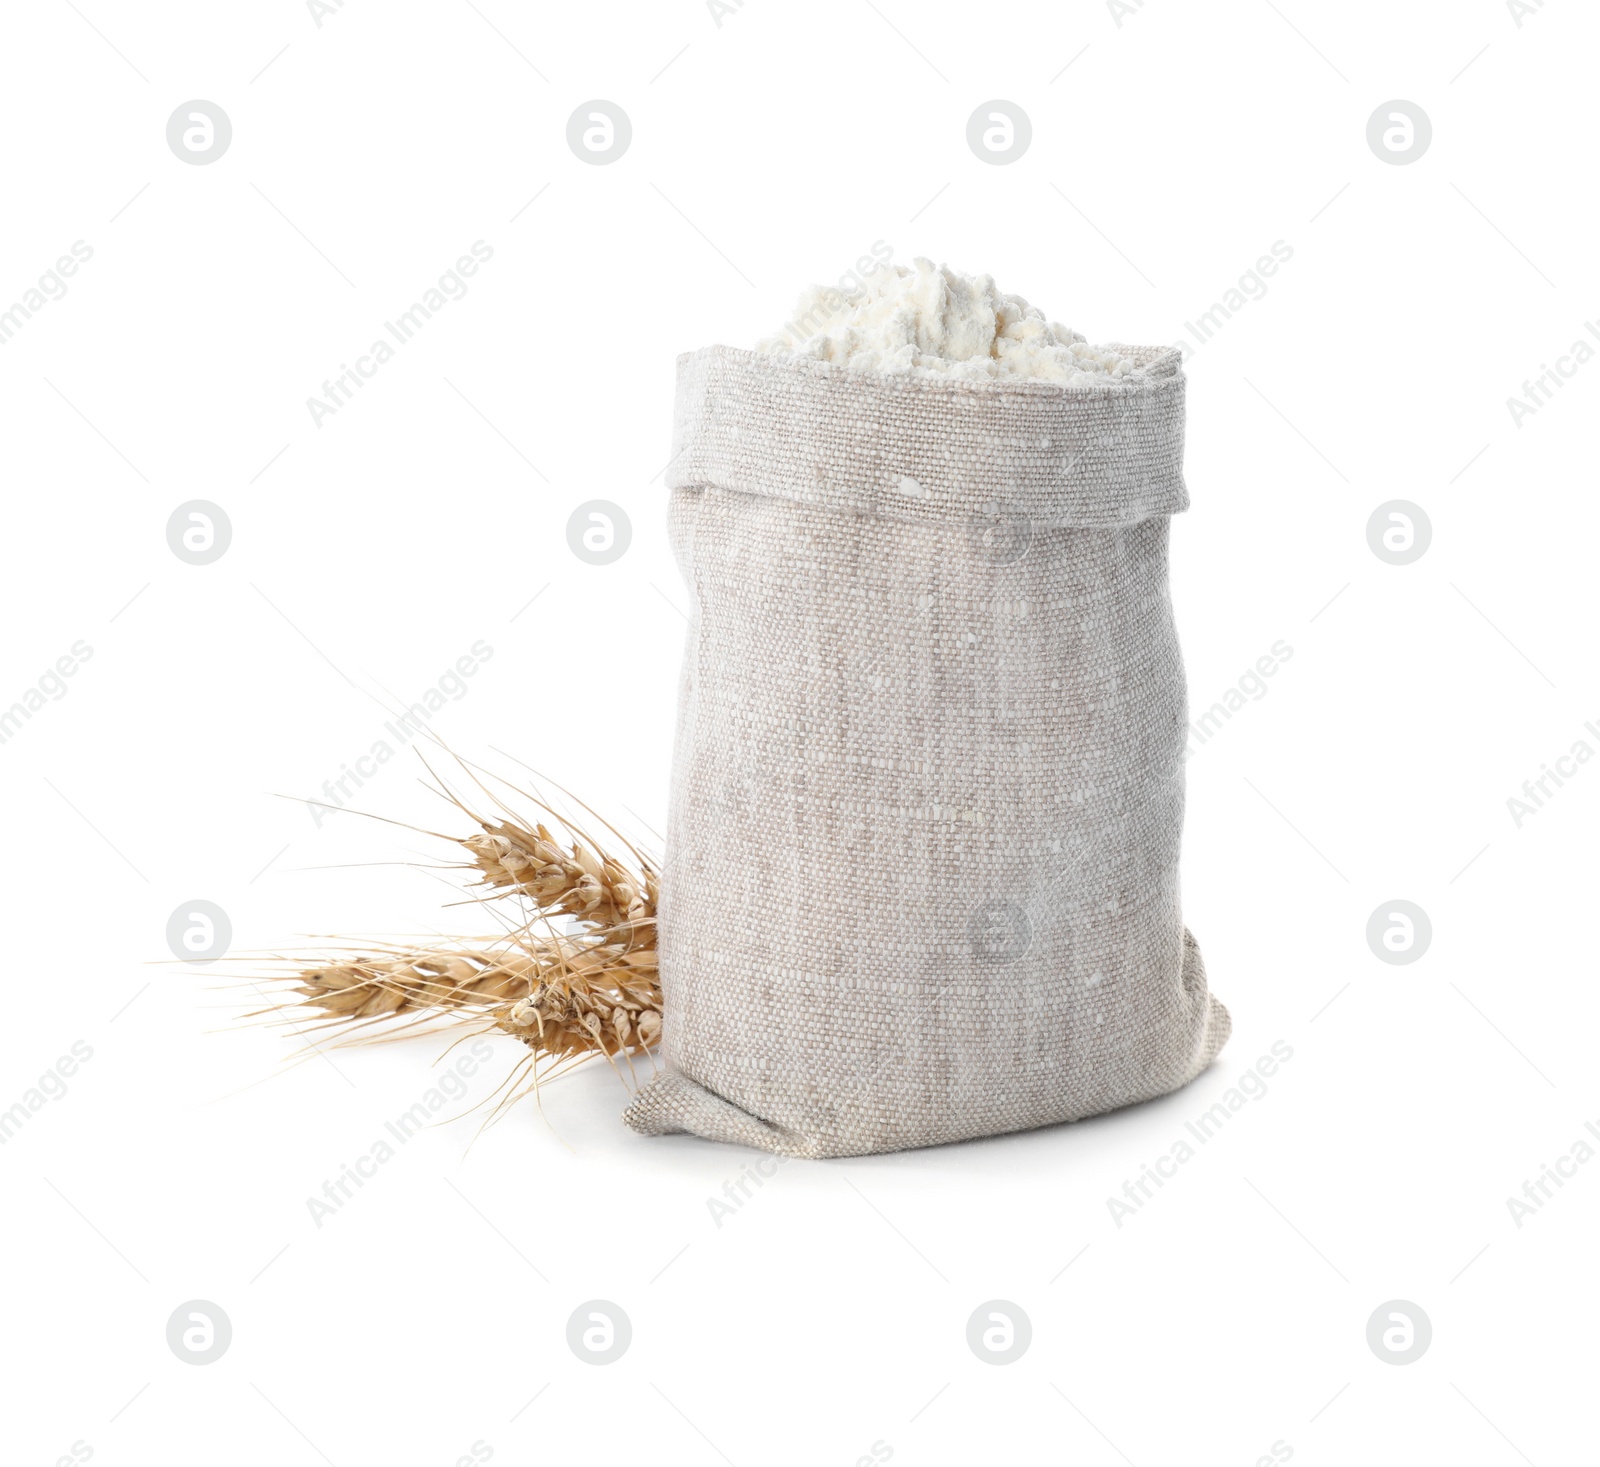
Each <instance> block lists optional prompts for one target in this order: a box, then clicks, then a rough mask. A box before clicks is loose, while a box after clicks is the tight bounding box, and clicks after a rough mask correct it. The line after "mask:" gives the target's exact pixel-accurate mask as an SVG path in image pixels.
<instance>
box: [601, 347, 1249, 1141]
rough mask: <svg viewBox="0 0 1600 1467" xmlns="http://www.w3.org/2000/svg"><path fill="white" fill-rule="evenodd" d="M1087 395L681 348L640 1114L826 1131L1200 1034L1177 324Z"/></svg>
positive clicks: (1203, 1048)
mask: <svg viewBox="0 0 1600 1467" xmlns="http://www.w3.org/2000/svg"><path fill="white" fill-rule="evenodd" d="M1121 350H1122V351H1123V353H1124V354H1125V355H1128V356H1131V357H1132V358H1133V359H1134V361H1135V362H1136V363H1138V364H1139V365H1141V366H1144V367H1146V368H1147V375H1146V377H1145V378H1144V379H1143V380H1139V381H1136V382H1132V383H1120V384H1115V385H1107V386H1104V387H1093V388H1067V387H1062V386H1059V385H1055V384H1047V383H1034V382H1017V383H1010V382H996V381H982V382H960V381H950V380H945V379H928V378H912V377H888V376H882V375H873V374H866V373H853V372H850V371H847V370H845V369H843V368H839V367H835V366H832V365H830V364H827V363H818V362H809V361H805V362H795V361H784V360H781V359H775V358H769V357H764V356H759V355H757V354H755V353H752V352H746V351H736V350H733V349H731V348H727V347H712V348H708V349H706V350H704V351H699V352H694V353H691V354H689V355H686V356H684V357H682V358H680V359H679V363H678V399H677V411H676V420H675V433H674V437H675V442H674V458H673V461H672V466H671V468H670V469H669V472H668V484H669V487H670V489H671V491H672V498H671V506H670V511H669V516H670V524H671V530H672V538H673V545H674V550H675V553H676V555H677V559H678V564H679V567H680V569H681V570H682V573H683V576H684V580H685V582H686V585H687V587H688V592H689V598H690V602H691V613H690V625H689V632H688V643H687V648H686V652H685V657H684V665H683V671H682V677H681V683H680V694H679V709H678V723H677V732H676V747H675V754H674V763H673V773H672V794H671V807H670V812H669V824H668V831H667V850H666V862H665V869H664V871H663V876H662V890H661V903H660V913H659V922H660V931H659V938H660V960H661V979H662V986H663V989H664V996H665V1014H664V1027H663V1046H664V1051H663V1052H664V1057H665V1067H664V1070H663V1072H662V1073H661V1074H660V1075H659V1076H658V1077H657V1078H656V1079H654V1080H653V1081H652V1082H651V1083H650V1084H649V1085H647V1086H646V1087H645V1088H644V1089H642V1090H641V1091H640V1092H639V1093H638V1094H637V1096H636V1097H635V1098H634V1100H633V1103H632V1104H631V1105H630V1106H629V1108H628V1111H627V1113H626V1119H627V1121H628V1123H629V1124H630V1125H631V1126H632V1127H633V1128H634V1129H635V1130H637V1131H640V1132H644V1133H646V1134H663V1133H668V1132H693V1133H696V1134H698V1135H701V1136H707V1137H711V1138H713V1139H715V1140H721V1141H732V1142H741V1143H744V1144H748V1145H751V1146H757V1147H761V1148H764V1149H766V1150H769V1151H775V1152H780V1153H784V1154H788V1155H796V1156H813V1157H822V1156H854V1155H861V1154H864V1153H870V1152H881V1151H895V1150H900V1149H903V1148H907V1147H915V1146H930V1145H935V1144H938V1143H941V1142H949V1141H959V1140H963V1139H966V1138H970V1137H974V1136H984V1135H992V1134H997V1133H1001V1132H1007V1131H1017V1130H1023V1129H1027V1128H1030V1127H1035V1126H1044V1125H1050V1124H1053V1123H1055V1122H1060V1121H1070V1120H1076V1119H1080V1118H1082V1117H1084V1116H1090V1115H1096V1114H1099V1113H1101V1112H1103V1111H1108V1110H1113V1109H1115V1108H1117V1107H1119V1106H1124V1105H1129V1104H1132V1103H1134V1102H1137V1101H1141V1100H1147V1099H1150V1098H1152V1097H1154V1096H1157V1095H1163V1094H1165V1093H1167V1092H1168V1091H1171V1090H1174V1089H1176V1088H1177V1087H1179V1086H1181V1085H1183V1084H1185V1083H1187V1082H1188V1081H1189V1080H1191V1079H1192V1078H1194V1076H1195V1075H1197V1074H1198V1073H1199V1072H1200V1071H1201V1070H1203V1069H1204V1068H1205V1067H1206V1065H1207V1064H1209V1063H1210V1061H1211V1060H1212V1058H1213V1057H1214V1056H1215V1055H1216V1054H1217V1052H1218V1051H1219V1050H1220V1049H1221V1048H1222V1046H1223V1044H1224V1043H1225V1042H1226V1040H1227V1037H1228V1032H1229V1019H1228V1013H1227V1010H1226V1009H1224V1008H1223V1007H1222V1005H1221V1004H1220V1003H1218V1002H1217V1001H1216V1000H1215V999H1213V998H1211V996H1210V994H1209V992H1208V989H1207V985H1206V976H1205V967H1204V965H1203V963H1202V962H1201V958H1200V951H1199V948H1198V947H1197V946H1196V944H1195V942H1194V939H1193V938H1192V937H1191V936H1190V935H1189V933H1188V932H1187V930H1186V929H1185V928H1184V925H1183V919H1182V916H1181V913H1180V907H1179V892H1178V853H1179V840H1180V836H1181V832H1182V824H1183V766H1182V762H1181V760H1182V752H1183V748H1184V725H1185V722H1186V709H1185V689H1184V678H1183V665H1182V660H1181V657H1180V654H1179V649H1178V639H1177V633H1176V629H1175V627H1174V624H1173V615H1172V606H1171V600H1170V597H1169V593H1168V586H1167V532H1168V524H1169V517H1170V516H1171V515H1172V514H1174V513H1176V512H1178V511H1180V510H1182V509H1184V508H1186V507H1187V503H1188V500H1187V495H1186V492H1185V489H1184V484H1183V474H1182V461H1183V410H1184V379H1183V374H1182V371H1181V369H1180V366H1179V358H1178V354H1177V353H1176V352H1172V351H1166V350H1162V349H1153V348H1138V347H1124V348H1121Z"/></svg>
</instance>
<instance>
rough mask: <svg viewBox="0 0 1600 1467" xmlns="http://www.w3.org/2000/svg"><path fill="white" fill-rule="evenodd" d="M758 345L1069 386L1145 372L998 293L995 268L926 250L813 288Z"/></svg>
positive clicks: (881, 368)
mask: <svg viewBox="0 0 1600 1467" xmlns="http://www.w3.org/2000/svg"><path fill="white" fill-rule="evenodd" d="M756 350H757V351H759V352H763V353H765V354H767V355H770V356H795V357H805V358H809V359H810V360H813V361H821V362H834V363H837V364H838V365H840V366H844V367H849V368H850V369H851V370H852V371H858V372H888V373H915V374H918V375H922V376H930V377H967V378H971V377H1032V378H1036V379H1038V380H1040V381H1045V382H1062V383H1065V384H1067V385H1068V386H1071V387H1080V386H1092V385H1096V384H1102V385H1103V384H1105V383H1107V382H1115V381H1120V380H1122V379H1123V378H1128V379H1130V380H1136V379H1140V378H1142V377H1143V375H1144V374H1143V372H1142V371H1140V370H1139V369H1138V368H1136V367H1135V366H1134V364H1133V363H1132V362H1131V361H1129V360H1128V359H1127V358H1125V357H1123V356H1121V355H1120V354H1119V353H1118V352H1117V351H1116V349H1115V348H1113V347H1104V346H1091V345H1090V344H1089V342H1088V341H1087V340H1086V339H1085V338H1084V337H1083V336H1082V335H1081V334H1080V333H1079V332H1076V331H1074V330H1073V329H1072V328H1071V327H1070V326H1063V325H1062V324H1061V323H1060V322H1059V321H1050V320H1047V319H1046V317H1045V315H1044V312H1042V311H1041V310H1039V309H1038V307H1037V306H1030V305H1029V304H1028V303H1027V301H1025V300H1024V299H1023V298H1022V297H1021V296H1020V295H1006V294H1004V293H1003V292H1002V291H1001V290H1000V289H999V288H998V287H997V286H996V285H995V283H994V279H993V277H992V276H989V275H975V276H970V275H961V274H958V273H957V272H956V271H954V270H952V269H950V268H949V266H947V265H946V266H939V267H935V265H934V263H933V261H931V260H924V259H918V260H915V261H913V263H912V265H911V266H910V267H909V268H908V267H907V266H905V265H893V266H887V265H886V266H885V267H884V268H883V269H881V270H878V271H875V272H874V273H873V274H871V275H869V276H868V277H867V279H866V281H865V282H864V283H863V284H862V286H861V288H860V289H858V290H854V291H851V292H849V293H845V292H843V291H839V290H834V289H832V288H830V287H827V286H813V287H811V289H809V290H808V291H806V292H805V293H804V294H803V295H802V296H801V297H800V304H799V306H798V307H797V308H796V310H795V314H794V318H793V319H792V320H791V321H790V323H789V325H788V326H786V327H785V328H784V329H783V333H782V334H781V335H778V336H771V337H768V338H767V339H766V340H764V341H761V342H758V343H757V345H756Z"/></svg>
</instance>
